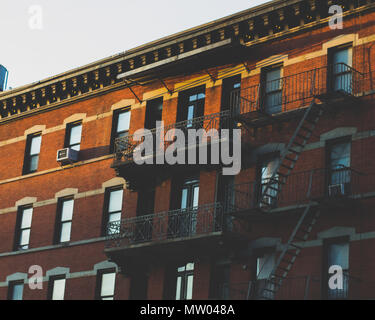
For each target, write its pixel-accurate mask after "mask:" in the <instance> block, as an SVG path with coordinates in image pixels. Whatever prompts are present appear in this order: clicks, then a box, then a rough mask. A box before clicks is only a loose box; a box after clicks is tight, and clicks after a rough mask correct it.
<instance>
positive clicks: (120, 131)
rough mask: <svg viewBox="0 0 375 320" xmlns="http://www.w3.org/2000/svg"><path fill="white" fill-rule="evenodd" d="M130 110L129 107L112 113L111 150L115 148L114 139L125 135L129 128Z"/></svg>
mask: <svg viewBox="0 0 375 320" xmlns="http://www.w3.org/2000/svg"><path fill="white" fill-rule="evenodd" d="M130 118H131V110H130V108H129V107H128V108H125V109H120V110H116V111H115V112H114V113H113V123H112V138H111V152H114V150H115V140H116V139H117V138H122V137H127V136H128V134H129V128H130Z"/></svg>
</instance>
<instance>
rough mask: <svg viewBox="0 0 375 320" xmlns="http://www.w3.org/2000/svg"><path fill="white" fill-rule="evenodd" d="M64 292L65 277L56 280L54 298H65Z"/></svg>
mask: <svg viewBox="0 0 375 320" xmlns="http://www.w3.org/2000/svg"><path fill="white" fill-rule="evenodd" d="M64 294H65V279H58V280H54V281H53V292H52V300H64Z"/></svg>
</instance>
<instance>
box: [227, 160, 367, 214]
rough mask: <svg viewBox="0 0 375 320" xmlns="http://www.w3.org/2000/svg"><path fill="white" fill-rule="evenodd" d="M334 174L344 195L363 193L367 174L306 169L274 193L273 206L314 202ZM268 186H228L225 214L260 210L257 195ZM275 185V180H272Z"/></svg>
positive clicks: (261, 182) (345, 169)
mask: <svg viewBox="0 0 375 320" xmlns="http://www.w3.org/2000/svg"><path fill="white" fill-rule="evenodd" d="M330 174H332V175H333V179H334V180H333V181H334V184H345V185H347V186H348V188H346V190H345V191H346V192H347V194H346V195H347V196H353V195H356V194H360V193H362V191H363V190H362V186H363V185H365V183H363V182H365V181H362V180H363V179H365V178H366V179H367V177H368V175H366V174H363V173H361V172H359V171H358V170H355V169H353V168H350V167H345V166H342V168H340V169H337V170H331V169H328V168H320V169H313V170H305V171H301V172H294V173H292V174H290V176H289V177H288V180H287V182H286V184H285V185H284V188H283V189H282V191H281V192H279V193H277V191H275V194H274V196H275V197H277V200H276V202H275V203H273V206H274V207H275V208H276V207H284V206H290V205H296V204H301V203H304V202H306V203H307V202H308V201H310V200H313V199H319V198H323V197H326V196H327V192H328V184H329V183H330V182H331V181H330V179H329V177H330ZM268 183H269V178H265V179H261V180H252V181H249V182H242V183H239V184H234V185H232V186H229V187H228V188H227V190H226V197H225V198H226V201H227V203H226V204H225V208H226V209H227V210H228V212H232V213H233V212H236V211H243V210H248V209H255V208H258V207H259V205H260V204H259V203H260V196H261V193H262V187H263V185H266V184H268ZM275 183H277V181H275Z"/></svg>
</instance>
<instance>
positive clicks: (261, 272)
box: [257, 253, 275, 279]
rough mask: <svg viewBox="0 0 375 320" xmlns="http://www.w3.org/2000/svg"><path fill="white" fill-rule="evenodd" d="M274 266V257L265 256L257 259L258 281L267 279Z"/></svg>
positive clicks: (272, 255)
mask: <svg viewBox="0 0 375 320" xmlns="http://www.w3.org/2000/svg"><path fill="white" fill-rule="evenodd" d="M274 265H275V255H274V254H273V253H272V254H270V253H269V254H265V255H263V256H262V257H259V258H258V259H257V277H258V279H267V278H268V277H269V276H270V275H271V272H272V269H273V267H274Z"/></svg>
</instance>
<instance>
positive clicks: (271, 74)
mask: <svg viewBox="0 0 375 320" xmlns="http://www.w3.org/2000/svg"><path fill="white" fill-rule="evenodd" d="M280 78H281V68H275V69H273V70H270V71H268V72H267V74H266V82H267V84H266V91H267V92H270V91H275V90H279V89H280V88H281V81H280Z"/></svg>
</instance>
